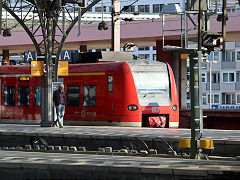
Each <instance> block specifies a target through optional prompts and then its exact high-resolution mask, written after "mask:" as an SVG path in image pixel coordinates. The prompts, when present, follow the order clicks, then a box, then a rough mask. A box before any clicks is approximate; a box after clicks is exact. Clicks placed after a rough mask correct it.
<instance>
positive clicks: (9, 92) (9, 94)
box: [4, 86, 15, 106]
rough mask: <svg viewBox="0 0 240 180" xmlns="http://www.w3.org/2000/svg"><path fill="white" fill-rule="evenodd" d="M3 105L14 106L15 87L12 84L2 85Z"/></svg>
mask: <svg viewBox="0 0 240 180" xmlns="http://www.w3.org/2000/svg"><path fill="white" fill-rule="evenodd" d="M4 105H5V106H15V87H14V86H5V87H4Z"/></svg>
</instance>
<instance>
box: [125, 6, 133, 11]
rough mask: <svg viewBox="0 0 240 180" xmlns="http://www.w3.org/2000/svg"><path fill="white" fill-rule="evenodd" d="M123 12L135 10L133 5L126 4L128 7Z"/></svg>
mask: <svg viewBox="0 0 240 180" xmlns="http://www.w3.org/2000/svg"><path fill="white" fill-rule="evenodd" d="M125 12H135V6H133V5H132V6H128V9H127V10H125Z"/></svg>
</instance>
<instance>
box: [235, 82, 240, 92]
mask: <svg viewBox="0 0 240 180" xmlns="http://www.w3.org/2000/svg"><path fill="white" fill-rule="evenodd" d="M235 89H236V90H240V82H237V83H236V84H235Z"/></svg>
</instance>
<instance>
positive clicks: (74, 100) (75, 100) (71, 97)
mask: <svg viewBox="0 0 240 180" xmlns="http://www.w3.org/2000/svg"><path fill="white" fill-rule="evenodd" d="M79 93H80V87H79V86H68V90H67V105H68V106H79V101H80V95H79Z"/></svg>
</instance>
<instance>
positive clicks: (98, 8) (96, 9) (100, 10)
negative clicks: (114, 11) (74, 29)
mask: <svg viewBox="0 0 240 180" xmlns="http://www.w3.org/2000/svg"><path fill="white" fill-rule="evenodd" d="M95 12H102V7H95ZM103 12H106V6H103Z"/></svg>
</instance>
